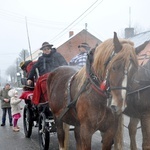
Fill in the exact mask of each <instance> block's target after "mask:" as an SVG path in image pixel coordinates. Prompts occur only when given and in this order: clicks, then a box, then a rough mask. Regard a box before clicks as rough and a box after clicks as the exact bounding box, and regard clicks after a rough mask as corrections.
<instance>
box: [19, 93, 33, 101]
mask: <svg viewBox="0 0 150 150" xmlns="http://www.w3.org/2000/svg"><path fill="white" fill-rule="evenodd" d="M32 97H33V91H24V92H22V94H21V96H20V97H19V98H20V99H24V100H26V99H31V100H32Z"/></svg>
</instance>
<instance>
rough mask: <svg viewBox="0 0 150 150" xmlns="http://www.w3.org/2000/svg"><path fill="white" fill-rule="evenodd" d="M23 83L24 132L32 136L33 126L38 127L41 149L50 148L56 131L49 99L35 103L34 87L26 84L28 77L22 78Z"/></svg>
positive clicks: (27, 135) (28, 136)
mask: <svg viewBox="0 0 150 150" xmlns="http://www.w3.org/2000/svg"><path fill="white" fill-rule="evenodd" d="M44 82H45V79H44ZM22 84H23V85H24V87H23V93H22V95H21V96H20V98H21V99H24V101H25V106H24V110H23V127H24V134H25V136H26V137H27V138H30V136H31V134H32V128H33V127H38V135H39V144H40V149H41V150H48V149H49V140H50V133H51V132H53V133H54V132H56V127H55V123H54V119H53V115H52V113H51V111H50V109H49V106H48V101H46V102H43V103H39V104H38V105H35V104H33V102H32V100H33V93H34V87H31V86H28V85H27V84H26V79H22ZM45 88H46V87H45ZM41 94H43V93H41ZM41 96H42V95H41ZM41 96H40V97H41Z"/></svg>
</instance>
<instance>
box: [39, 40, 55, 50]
mask: <svg viewBox="0 0 150 150" xmlns="http://www.w3.org/2000/svg"><path fill="white" fill-rule="evenodd" d="M44 47H49V48H50V49H51V48H52V47H53V45H52V44H49V43H48V42H44V43H43V44H42V47H41V48H40V50H43V49H44Z"/></svg>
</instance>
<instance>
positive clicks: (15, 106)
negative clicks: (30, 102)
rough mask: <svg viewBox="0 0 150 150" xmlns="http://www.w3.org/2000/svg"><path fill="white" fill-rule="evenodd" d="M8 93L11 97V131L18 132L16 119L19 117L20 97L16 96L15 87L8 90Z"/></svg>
mask: <svg viewBox="0 0 150 150" xmlns="http://www.w3.org/2000/svg"><path fill="white" fill-rule="evenodd" d="M8 95H9V96H10V97H11V99H10V105H11V112H12V116H13V131H14V132H18V131H19V130H20V128H19V126H18V125H17V123H18V119H19V118H20V117H21V107H20V102H21V99H19V98H18V91H17V90H15V89H11V90H9V92H8Z"/></svg>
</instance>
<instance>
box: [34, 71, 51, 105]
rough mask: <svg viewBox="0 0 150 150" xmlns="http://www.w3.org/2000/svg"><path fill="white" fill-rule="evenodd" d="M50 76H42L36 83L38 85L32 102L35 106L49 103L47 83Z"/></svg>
mask: <svg viewBox="0 0 150 150" xmlns="http://www.w3.org/2000/svg"><path fill="white" fill-rule="evenodd" d="M48 75H49V73H46V74H44V75H42V76H40V77H39V78H38V80H37V82H36V85H35V88H34V91H33V99H32V102H33V104H35V105H38V104H39V103H44V102H47V101H48V97H47V89H46V86H47V85H46V81H47V77H48Z"/></svg>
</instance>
